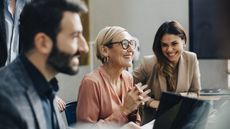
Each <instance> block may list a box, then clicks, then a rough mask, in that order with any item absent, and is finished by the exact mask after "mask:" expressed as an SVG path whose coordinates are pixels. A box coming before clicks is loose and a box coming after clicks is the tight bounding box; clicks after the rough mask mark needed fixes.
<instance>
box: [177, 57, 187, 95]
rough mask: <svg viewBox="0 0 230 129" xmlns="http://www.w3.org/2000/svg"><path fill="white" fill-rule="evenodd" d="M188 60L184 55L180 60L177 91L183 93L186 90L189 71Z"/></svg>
mask: <svg viewBox="0 0 230 129" xmlns="http://www.w3.org/2000/svg"><path fill="white" fill-rule="evenodd" d="M186 65H187V64H186V59H184V57H183V55H182V56H181V58H180V61H179V66H178V78H177V88H176V91H181V90H182V89H184V88H183V87H184V85H185V84H186V77H185V75H187V74H188V73H187V69H186Z"/></svg>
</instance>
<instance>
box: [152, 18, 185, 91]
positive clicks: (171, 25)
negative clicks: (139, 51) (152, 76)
mask: <svg viewBox="0 0 230 129" xmlns="http://www.w3.org/2000/svg"><path fill="white" fill-rule="evenodd" d="M165 34H173V35H176V36H179V37H180V38H181V39H182V40H184V41H185V43H186V42H187V36H186V33H185V30H184V28H183V27H182V26H181V24H180V23H179V22H177V21H169V22H168V21H167V22H164V23H163V24H162V25H161V26H160V27H159V29H158V30H157V32H156V35H155V39H154V42H153V47H152V50H153V52H154V53H155V55H156V57H157V61H158V63H157V65H156V67H157V69H158V70H159V71H158V72H159V74H162V75H163V76H165V77H166V80H167V88H168V90H169V91H175V90H176V83H177V76H175V72H177V71H176V70H175V68H174V67H173V66H172V65H171V64H170V62H169V61H168V59H167V58H166V57H165V56H164V55H163V52H162V49H161V39H162V37H163V36H164V35H165Z"/></svg>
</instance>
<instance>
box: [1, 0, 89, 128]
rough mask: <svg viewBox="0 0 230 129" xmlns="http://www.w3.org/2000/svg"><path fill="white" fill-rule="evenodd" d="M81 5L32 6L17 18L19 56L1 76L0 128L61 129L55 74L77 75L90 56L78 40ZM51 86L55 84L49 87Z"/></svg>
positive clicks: (49, 2) (58, 1) (52, 2)
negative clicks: (83, 59) (81, 60)
mask: <svg viewBox="0 0 230 129" xmlns="http://www.w3.org/2000/svg"><path fill="white" fill-rule="evenodd" d="M84 11H86V7H85V6H84V5H83V4H82V3H75V4H73V3H69V2H67V1H65V0H44V1H43V0H42V1H32V2H31V3H28V4H26V5H25V7H24V9H23V11H22V13H21V16H20V25H19V32H20V42H21V43H22V54H21V55H20V56H18V57H17V58H16V59H15V61H14V62H12V63H11V64H9V65H8V66H6V67H4V68H2V69H1V70H0V128H1V129H2V128H3V129H64V128H65V125H64V122H63V120H62V118H61V115H60V113H59V111H58V109H57V105H56V103H54V98H55V96H56V95H55V93H56V92H57V90H58V86H57V85H56V84H55V83H56V82H55V80H52V79H53V78H54V77H55V75H56V74H57V73H59V72H62V73H66V74H70V75H73V74H76V73H77V71H78V65H79V60H78V58H79V56H80V55H81V54H83V53H87V52H88V46H87V43H86V41H85V38H84V37H83V35H82V31H83V28H82V24H81V20H80V13H81V12H84ZM51 80H52V82H53V83H49V82H50V81H51Z"/></svg>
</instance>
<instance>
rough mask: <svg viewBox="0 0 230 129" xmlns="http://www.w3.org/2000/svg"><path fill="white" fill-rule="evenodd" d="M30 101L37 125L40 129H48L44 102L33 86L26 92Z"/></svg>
mask: <svg viewBox="0 0 230 129" xmlns="http://www.w3.org/2000/svg"><path fill="white" fill-rule="evenodd" d="M26 94H27V96H28V98H29V101H30V103H31V107H32V110H33V112H34V115H35V118H36V121H37V124H38V128H39V129H47V127H46V121H45V120H46V119H45V116H44V112H43V107H42V102H41V100H40V98H39V96H38V94H37V93H36V92H35V89H34V88H33V86H29V87H28V90H27V92H26Z"/></svg>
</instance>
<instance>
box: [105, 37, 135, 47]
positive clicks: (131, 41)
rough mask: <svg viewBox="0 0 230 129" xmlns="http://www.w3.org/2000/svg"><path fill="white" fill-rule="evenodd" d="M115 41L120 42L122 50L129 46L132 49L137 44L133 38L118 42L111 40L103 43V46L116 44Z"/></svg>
mask: <svg viewBox="0 0 230 129" xmlns="http://www.w3.org/2000/svg"><path fill="white" fill-rule="evenodd" d="M117 43H120V44H121V46H122V48H123V49H124V50H127V49H128V48H129V47H131V48H132V49H135V48H136V46H137V42H136V41H135V40H130V41H129V40H127V39H124V40H122V41H120V42H111V43H108V44H105V46H109V45H112V44H117Z"/></svg>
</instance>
